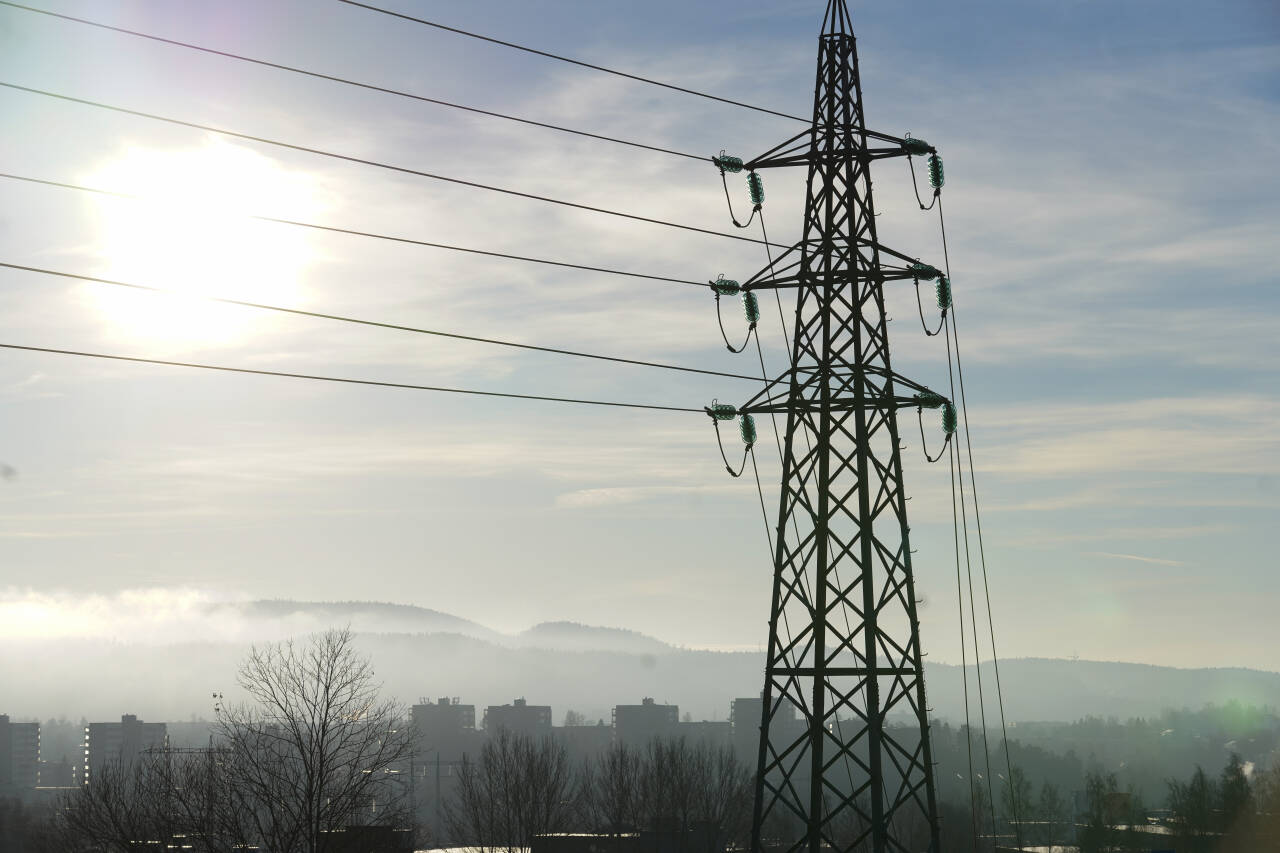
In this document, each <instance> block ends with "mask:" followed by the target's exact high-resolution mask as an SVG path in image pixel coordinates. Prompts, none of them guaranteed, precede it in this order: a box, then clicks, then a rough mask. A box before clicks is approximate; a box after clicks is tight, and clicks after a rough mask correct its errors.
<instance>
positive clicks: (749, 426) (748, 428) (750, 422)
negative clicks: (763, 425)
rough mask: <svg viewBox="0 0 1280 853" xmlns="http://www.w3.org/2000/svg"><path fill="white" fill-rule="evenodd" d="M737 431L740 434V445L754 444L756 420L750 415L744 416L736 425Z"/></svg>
mask: <svg viewBox="0 0 1280 853" xmlns="http://www.w3.org/2000/svg"><path fill="white" fill-rule="evenodd" d="M738 431H739V432H740V433H742V443H743V444H746V445H751V444H755V443H756V419H755V418H753V417H751V415H747V414H744V415H743V416H742V421H741V423H739V424H738Z"/></svg>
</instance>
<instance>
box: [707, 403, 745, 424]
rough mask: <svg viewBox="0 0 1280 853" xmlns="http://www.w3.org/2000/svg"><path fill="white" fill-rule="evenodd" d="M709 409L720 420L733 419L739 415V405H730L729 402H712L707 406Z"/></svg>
mask: <svg viewBox="0 0 1280 853" xmlns="http://www.w3.org/2000/svg"><path fill="white" fill-rule="evenodd" d="M707 411H708V412H710V413H711V417H713V418H715V419H716V420H718V421H731V420H733V419H734V418H736V417H737V416H738V409H737V407H736V406H730V405H729V404H728V403H712V404H711V405H710V406H709V407H707Z"/></svg>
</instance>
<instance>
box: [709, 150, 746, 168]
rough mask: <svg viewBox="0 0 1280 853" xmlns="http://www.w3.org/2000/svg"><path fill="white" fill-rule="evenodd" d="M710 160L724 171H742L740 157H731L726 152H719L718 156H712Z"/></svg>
mask: <svg viewBox="0 0 1280 853" xmlns="http://www.w3.org/2000/svg"><path fill="white" fill-rule="evenodd" d="M711 162H712V163H715V164H716V165H717V166H719V167H720V168H721V169H723V170H724V171H726V172H741V171H742V158H741V157H732V156H730V155H728V154H725V153H724V152H723V151H721V152H720V156H719V157H712V158H711Z"/></svg>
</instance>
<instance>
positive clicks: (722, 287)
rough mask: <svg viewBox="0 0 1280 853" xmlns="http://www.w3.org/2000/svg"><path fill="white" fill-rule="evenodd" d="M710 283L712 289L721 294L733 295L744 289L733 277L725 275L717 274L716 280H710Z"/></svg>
mask: <svg viewBox="0 0 1280 853" xmlns="http://www.w3.org/2000/svg"><path fill="white" fill-rule="evenodd" d="M708 284H710V285H711V289H712V290H714V291H715V292H716V293H718V294H720V295H721V296H733V295H734V294H735V293H737V292H738V291H740V290H742V287H741V286H740V285H739V284H738V283H737V282H736V281H734V280H733V279H731V278H725V277H724V276H723V275H718V276H716V280H715V281H712V282H708Z"/></svg>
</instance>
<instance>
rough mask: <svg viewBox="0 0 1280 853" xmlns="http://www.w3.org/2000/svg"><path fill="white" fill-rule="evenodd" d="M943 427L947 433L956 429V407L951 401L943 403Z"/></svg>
mask: <svg viewBox="0 0 1280 853" xmlns="http://www.w3.org/2000/svg"><path fill="white" fill-rule="evenodd" d="M942 428H943V429H944V430H946V433H947V435H951V433H953V432H955V431H956V407H955V406H953V405H951V403H949V402H944V403H943V404H942Z"/></svg>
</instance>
